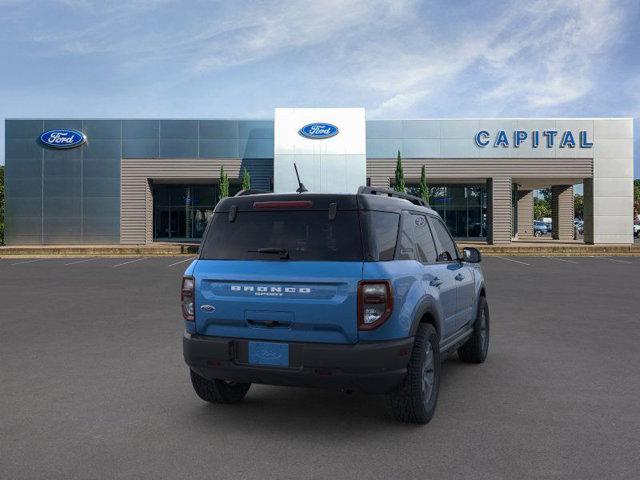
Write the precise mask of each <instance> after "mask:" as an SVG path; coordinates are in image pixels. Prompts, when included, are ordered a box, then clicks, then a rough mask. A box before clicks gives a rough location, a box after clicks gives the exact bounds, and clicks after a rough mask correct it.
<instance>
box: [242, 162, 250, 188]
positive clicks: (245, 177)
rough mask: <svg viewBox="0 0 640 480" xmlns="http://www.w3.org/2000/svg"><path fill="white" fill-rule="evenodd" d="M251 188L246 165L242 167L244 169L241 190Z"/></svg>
mask: <svg viewBox="0 0 640 480" xmlns="http://www.w3.org/2000/svg"><path fill="white" fill-rule="evenodd" d="M250 188H251V176H250V175H249V171H248V170H247V167H244V171H243V172H242V190H249V189H250Z"/></svg>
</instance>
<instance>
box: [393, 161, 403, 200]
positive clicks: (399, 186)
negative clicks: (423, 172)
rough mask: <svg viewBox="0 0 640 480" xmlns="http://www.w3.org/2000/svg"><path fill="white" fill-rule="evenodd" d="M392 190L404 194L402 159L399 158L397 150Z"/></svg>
mask: <svg viewBox="0 0 640 480" xmlns="http://www.w3.org/2000/svg"><path fill="white" fill-rule="evenodd" d="M393 189H394V190H395V191H396V192H402V193H404V192H405V185H404V172H403V171H402V158H401V157H400V150H398V160H397V162H396V182H395V184H394V185H393Z"/></svg>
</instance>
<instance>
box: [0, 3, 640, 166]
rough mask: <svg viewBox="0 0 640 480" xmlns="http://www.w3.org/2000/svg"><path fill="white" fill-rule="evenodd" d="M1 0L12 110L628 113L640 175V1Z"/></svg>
mask: <svg viewBox="0 0 640 480" xmlns="http://www.w3.org/2000/svg"><path fill="white" fill-rule="evenodd" d="M0 11H1V14H0V72H1V74H0V118H3V119H4V118H41V117H45V118H160V117H161V118H272V117H273V110H274V108H276V107H365V108H366V115H367V118H369V119H379V118H388V119H394V118H433V117H436V118H447V117H451V118H464V117H531V116H535V117H547V116H553V117H582V116H587V117H591V116H594V117H598V116H599V117H616V116H623V117H633V118H635V124H634V125H635V127H634V131H635V139H636V140H635V146H634V152H635V177H636V178H640V121H639V117H640V47H639V45H640V28H638V25H640V2H638V1H636V0H561V1H550V0H527V1H512V2H508V1H492V0H487V1H469V2H464V1H454V0H451V1H413V0H391V1H383V0H322V1H319V2H314V1H312V2H309V1H303V0H300V1H297V0H296V1H284V0H280V1H239V0H235V1H223V2H216V1H189V0H182V1H175V2H173V1H163V0H157V1H149V0H127V1H126V2H124V1H110V0H103V1H95V2H94V1H90V0H66V1H55V0H48V1H46V2H45V1H43V2H40V1H35V0H34V1H15V0H0ZM0 141H2V143H4V122H2V123H1V124H0ZM0 163H4V151H2V152H0Z"/></svg>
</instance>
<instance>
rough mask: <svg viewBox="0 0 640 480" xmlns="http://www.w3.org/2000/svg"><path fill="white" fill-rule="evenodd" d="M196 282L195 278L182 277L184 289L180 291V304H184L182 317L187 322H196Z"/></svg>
mask: <svg viewBox="0 0 640 480" xmlns="http://www.w3.org/2000/svg"><path fill="white" fill-rule="evenodd" d="M195 285H196V281H195V280H194V278H193V277H182V287H181V289H180V303H181V304H182V316H183V317H184V319H185V320H189V321H191V322H193V321H194V320H195V302H194V292H195Z"/></svg>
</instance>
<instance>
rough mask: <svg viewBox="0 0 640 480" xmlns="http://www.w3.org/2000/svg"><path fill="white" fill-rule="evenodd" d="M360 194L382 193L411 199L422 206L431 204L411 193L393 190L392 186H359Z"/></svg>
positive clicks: (387, 195)
mask: <svg viewBox="0 0 640 480" xmlns="http://www.w3.org/2000/svg"><path fill="white" fill-rule="evenodd" d="M358 194H359V195H381V196H386V197H395V198H402V199H404V200H409V201H410V202H411V203H413V204H414V205H419V206H421V207H428V206H429V204H428V203H427V202H425V201H424V200H423V199H422V198H420V197H416V196H415V195H409V194H408V193H402V192H396V191H395V190H392V189H390V188H378V187H364V186H362V187H360V188H358Z"/></svg>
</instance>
